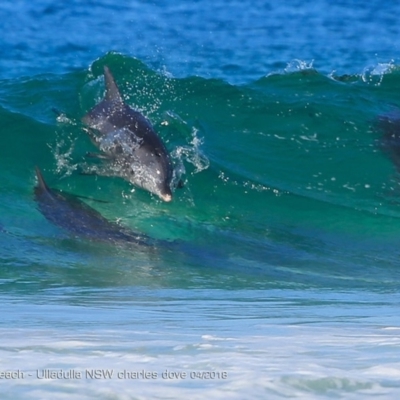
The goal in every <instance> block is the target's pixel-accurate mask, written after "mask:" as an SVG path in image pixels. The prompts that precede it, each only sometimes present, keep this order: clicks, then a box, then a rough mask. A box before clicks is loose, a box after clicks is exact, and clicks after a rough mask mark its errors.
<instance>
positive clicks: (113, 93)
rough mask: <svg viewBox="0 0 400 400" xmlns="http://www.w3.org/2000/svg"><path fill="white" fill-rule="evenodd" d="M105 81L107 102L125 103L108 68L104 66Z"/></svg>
mask: <svg viewBox="0 0 400 400" xmlns="http://www.w3.org/2000/svg"><path fill="white" fill-rule="evenodd" d="M104 81H105V84H106V95H105V98H106V100H109V101H114V102H118V103H123V100H122V97H121V94H120V92H119V89H118V86H117V84H116V83H115V80H114V77H113V76H112V74H111V72H110V70H109V68H108V67H107V66H104Z"/></svg>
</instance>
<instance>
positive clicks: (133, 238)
mask: <svg viewBox="0 0 400 400" xmlns="http://www.w3.org/2000/svg"><path fill="white" fill-rule="evenodd" d="M36 176H37V179H38V185H37V186H36V187H35V189H34V193H35V200H36V201H37V203H38V208H39V210H40V211H41V213H42V214H43V215H44V216H45V217H46V218H47V219H48V220H49V221H50V222H52V223H53V224H54V225H57V226H58V227H60V228H63V229H65V230H67V231H68V232H70V233H72V234H73V235H76V236H80V237H84V238H86V239H92V240H100V241H107V242H129V243H134V244H138V245H141V246H149V245H150V244H149V241H148V240H147V239H149V238H147V237H146V236H144V235H139V234H136V233H134V232H132V231H131V230H129V229H127V228H124V227H122V226H120V225H118V224H116V223H114V222H110V221H108V220H107V219H106V218H104V217H103V216H102V215H101V214H100V213H99V212H98V211H96V210H95V209H93V208H92V207H90V206H88V205H87V204H85V203H84V202H82V201H81V200H79V199H78V198H77V197H76V196H73V195H71V194H68V193H65V192H61V191H59V190H56V189H51V188H49V187H48V186H47V184H46V182H45V181H44V179H43V176H42V173H41V172H40V170H39V168H37V167H36Z"/></svg>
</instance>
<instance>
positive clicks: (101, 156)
mask: <svg viewBox="0 0 400 400" xmlns="http://www.w3.org/2000/svg"><path fill="white" fill-rule="evenodd" d="M85 157H88V158H97V159H99V160H107V161H110V160H112V157H110V156H108V155H107V154H102V153H94V152H91V151H88V152H87V153H86V154H85Z"/></svg>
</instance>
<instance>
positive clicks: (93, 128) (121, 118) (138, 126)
mask: <svg viewBox="0 0 400 400" xmlns="http://www.w3.org/2000/svg"><path fill="white" fill-rule="evenodd" d="M104 80H105V86H106V93H105V97H104V99H103V100H102V101H101V102H100V103H99V104H97V105H96V106H94V107H93V108H92V109H91V110H90V111H89V112H88V113H87V114H86V115H85V116H84V117H83V118H82V122H83V123H84V124H85V125H86V126H87V127H88V128H89V129H88V130H87V131H88V133H89V136H90V137H91V139H92V141H93V142H94V144H95V145H97V146H98V148H99V149H100V151H101V152H102V153H101V154H100V155H99V157H100V158H102V159H104V160H105V162H107V163H106V169H105V170H104V174H105V175H110V176H120V177H122V178H124V179H126V180H128V181H129V182H131V183H132V184H134V185H136V186H138V187H140V188H143V189H145V190H148V191H149V192H150V193H153V194H155V195H157V196H158V197H160V198H161V199H162V200H164V201H171V200H172V190H171V181H172V177H173V167H172V162H171V158H170V155H169V153H168V151H167V149H166V148H165V145H164V143H163V142H162V141H161V139H160V138H159V136H158V135H157V133H156V132H155V131H154V129H153V127H152V125H151V124H150V122H149V121H148V120H147V119H146V118H145V117H144V116H143V115H142V114H141V113H140V112H138V111H135V110H133V109H132V108H131V107H129V106H128V105H127V104H126V103H125V102H124V101H123V99H122V96H121V94H120V91H119V89H118V86H117V84H116V83H115V80H114V77H113V76H112V74H111V72H110V70H109V69H108V67H106V66H105V67H104Z"/></svg>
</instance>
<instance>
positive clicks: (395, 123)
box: [376, 109, 400, 171]
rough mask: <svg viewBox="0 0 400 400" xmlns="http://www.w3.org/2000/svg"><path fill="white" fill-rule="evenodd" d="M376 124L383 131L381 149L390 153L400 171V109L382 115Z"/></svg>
mask: <svg viewBox="0 0 400 400" xmlns="http://www.w3.org/2000/svg"><path fill="white" fill-rule="evenodd" d="M376 126H377V127H378V129H379V130H380V131H381V132H382V133H383V134H382V136H381V138H380V143H379V144H380V147H381V149H382V150H383V151H384V152H385V153H386V154H388V156H389V157H390V158H391V159H392V161H393V163H394V165H395V166H396V169H397V170H398V171H400V110H398V109H395V110H392V111H391V112H389V113H387V114H383V115H380V116H379V117H378V121H377V123H376Z"/></svg>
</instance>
